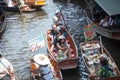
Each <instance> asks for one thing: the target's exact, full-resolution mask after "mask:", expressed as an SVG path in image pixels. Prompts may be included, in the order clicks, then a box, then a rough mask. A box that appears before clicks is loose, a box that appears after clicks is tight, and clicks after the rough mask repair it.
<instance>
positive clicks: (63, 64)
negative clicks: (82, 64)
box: [46, 30, 78, 70]
mask: <svg viewBox="0 0 120 80" xmlns="http://www.w3.org/2000/svg"><path fill="white" fill-rule="evenodd" d="M50 31H51V30H47V32H46V43H47V48H48V52H49V53H50V54H51V55H52V57H53V58H54V59H55V61H56V62H57V63H58V66H59V67H60V68H61V69H62V70H65V69H73V68H76V67H77V65H78V51H77V47H76V45H75V42H74V40H73V38H72V36H71V35H70V33H69V32H68V31H67V30H65V31H66V33H67V37H66V41H67V42H68V43H69V44H70V47H71V49H72V50H73V55H74V56H73V57H71V58H67V59H64V60H62V61H58V60H57V59H56V57H55V56H54V53H53V52H52V51H51V50H50V48H51V43H50V42H51V39H50V38H49V36H48V35H49V32H50Z"/></svg>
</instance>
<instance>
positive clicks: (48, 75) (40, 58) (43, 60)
mask: <svg viewBox="0 0 120 80" xmlns="http://www.w3.org/2000/svg"><path fill="white" fill-rule="evenodd" d="M33 59H34V61H35V62H36V63H37V64H38V65H39V68H38V71H39V72H40V75H41V79H38V80H53V73H52V69H51V65H50V61H49V59H48V57H47V56H46V55H45V54H36V55H35V56H34V58H33Z"/></svg>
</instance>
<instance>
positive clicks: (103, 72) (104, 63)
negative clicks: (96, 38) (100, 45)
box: [89, 57, 115, 80]
mask: <svg viewBox="0 0 120 80" xmlns="http://www.w3.org/2000/svg"><path fill="white" fill-rule="evenodd" d="M100 64H101V66H100V68H99V70H98V71H97V72H96V74H90V75H89V78H91V79H92V78H98V79H100V80H101V79H103V78H109V77H114V76H115V74H114V72H113V69H112V68H111V66H110V65H109V64H108V60H107V59H106V58H105V57H100Z"/></svg>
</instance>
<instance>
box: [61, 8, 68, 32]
mask: <svg viewBox="0 0 120 80" xmlns="http://www.w3.org/2000/svg"><path fill="white" fill-rule="evenodd" d="M60 13H61V16H62V19H63V22H64V25H65V27H66V29H67V30H68V27H67V25H66V23H65V19H64V16H63V14H62V11H61V9H60Z"/></svg>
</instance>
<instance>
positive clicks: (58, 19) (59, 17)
mask: <svg viewBox="0 0 120 80" xmlns="http://www.w3.org/2000/svg"><path fill="white" fill-rule="evenodd" d="M53 23H54V24H56V25H57V26H58V25H63V24H64V22H63V18H62V14H61V12H60V11H59V10H57V11H56V13H55V16H54V17H53Z"/></svg>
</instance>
